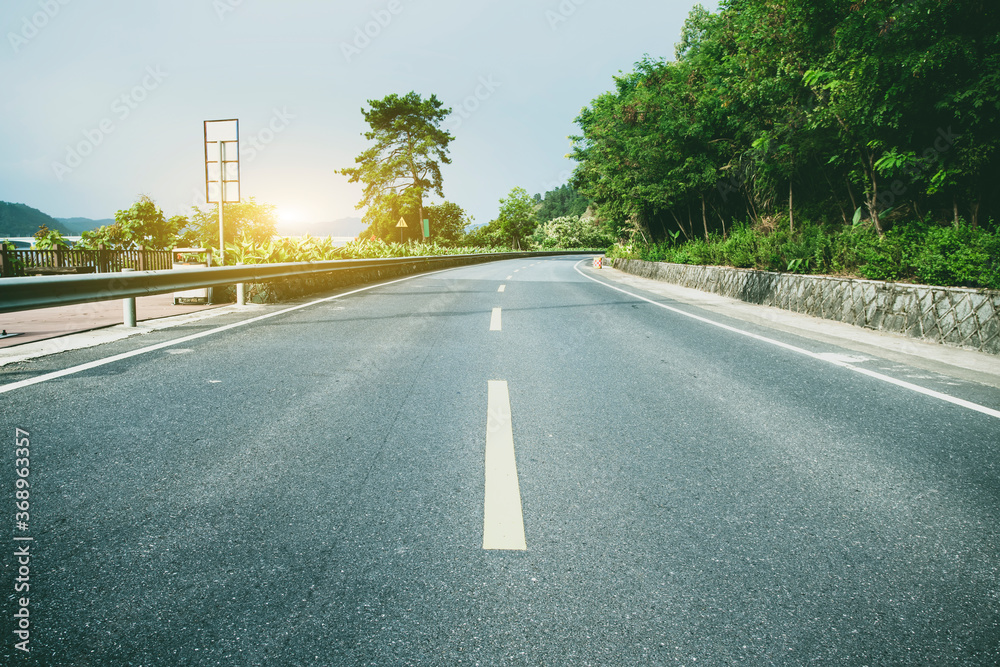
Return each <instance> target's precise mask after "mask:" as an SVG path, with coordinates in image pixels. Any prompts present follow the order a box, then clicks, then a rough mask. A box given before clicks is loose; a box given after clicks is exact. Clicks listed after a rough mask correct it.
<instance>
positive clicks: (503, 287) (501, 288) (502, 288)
mask: <svg viewBox="0 0 1000 667" xmlns="http://www.w3.org/2000/svg"><path fill="white" fill-rule="evenodd" d="M505 289H507V286H506V285H501V286H500V289H498V290H497V291H498V292H503V291H504V290H505Z"/></svg>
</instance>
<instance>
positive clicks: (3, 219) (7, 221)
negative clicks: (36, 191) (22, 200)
mask: <svg viewBox="0 0 1000 667" xmlns="http://www.w3.org/2000/svg"><path fill="white" fill-rule="evenodd" d="M42 225H45V226H46V227H48V228H49V229H54V230H56V231H60V232H62V233H63V234H72V233H73V232H72V231H71V230H70V229H69V228H68V227H66V225H64V224H62V223H61V222H59V221H58V220H56V219H55V218H53V217H52V216H50V215H46V214H45V213H42V212H41V211H39V210H38V209H37V208H31V207H30V206H27V205H25V204H12V203H10V202H4V201H0V238H7V237H12V236H34V235H35V232H37V231H38V228H39V227H41V226H42Z"/></svg>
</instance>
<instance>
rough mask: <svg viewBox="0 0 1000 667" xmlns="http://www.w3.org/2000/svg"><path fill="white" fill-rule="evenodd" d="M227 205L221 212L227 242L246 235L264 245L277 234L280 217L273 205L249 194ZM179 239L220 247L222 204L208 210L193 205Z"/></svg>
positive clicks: (250, 239) (197, 244) (184, 242)
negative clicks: (241, 199) (242, 199)
mask: <svg viewBox="0 0 1000 667" xmlns="http://www.w3.org/2000/svg"><path fill="white" fill-rule="evenodd" d="M224 207H225V208H223V210H222V215H223V224H224V225H225V230H224V231H225V242H226V243H233V242H234V241H235V240H236V239H237V238H238V237H245V238H247V239H248V240H249V241H250V242H252V243H254V244H256V245H262V244H265V243H267V242H268V241H270V240H271V238H272V237H274V235H275V234H276V233H277V223H278V220H277V214H276V213H275V208H276V207H275V206H274V205H273V204H267V203H264V202H258V201H257V199H256V198H255V197H247V199H246V200H244V201H241V202H239V203H229V204H224ZM180 242H181V243H183V244H185V245H192V246H202V247H205V248H212V249H213V250H214V249H216V248H218V247H219V205H218V204H215V205H213V206H210V207H209V208H207V209H202V208H199V207H197V206H192V207H191V219H190V221H189V222H188V224H187V227H186V228H185V229H184V230H183V233H182V234H181V237H180Z"/></svg>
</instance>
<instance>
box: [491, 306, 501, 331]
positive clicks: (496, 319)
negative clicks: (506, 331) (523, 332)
mask: <svg viewBox="0 0 1000 667" xmlns="http://www.w3.org/2000/svg"><path fill="white" fill-rule="evenodd" d="M490 331H500V309H499V308H494V309H493V316H492V317H490Z"/></svg>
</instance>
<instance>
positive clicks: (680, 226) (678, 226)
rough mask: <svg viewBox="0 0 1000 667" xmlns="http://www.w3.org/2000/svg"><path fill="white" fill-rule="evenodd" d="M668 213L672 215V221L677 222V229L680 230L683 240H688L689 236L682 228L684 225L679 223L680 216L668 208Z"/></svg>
mask: <svg viewBox="0 0 1000 667" xmlns="http://www.w3.org/2000/svg"><path fill="white" fill-rule="evenodd" d="M670 215H672V216H674V222H676V223H677V229H679V230H681V234H683V235H684V240H686V241H690V240H691V237H690V236H688V233H687V231H686V230H685V229H684V225H682V224H681V220H680V218H678V217H677V214H676V213H674V211H673V209H670Z"/></svg>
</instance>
